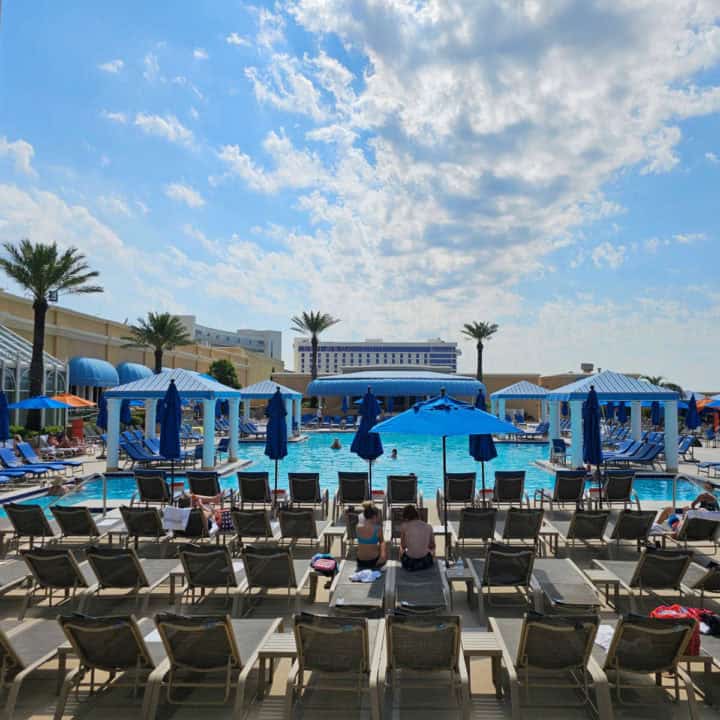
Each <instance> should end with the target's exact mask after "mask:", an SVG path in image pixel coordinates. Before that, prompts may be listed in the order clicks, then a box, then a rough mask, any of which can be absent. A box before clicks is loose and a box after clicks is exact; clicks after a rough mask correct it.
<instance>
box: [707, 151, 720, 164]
mask: <svg viewBox="0 0 720 720" xmlns="http://www.w3.org/2000/svg"><path fill="white" fill-rule="evenodd" d="M705 159H706V160H707V161H708V162H711V163H712V164H713V165H717V164H718V163H720V158H719V157H718V156H717V155H716V154H715V153H714V152H706V153H705Z"/></svg>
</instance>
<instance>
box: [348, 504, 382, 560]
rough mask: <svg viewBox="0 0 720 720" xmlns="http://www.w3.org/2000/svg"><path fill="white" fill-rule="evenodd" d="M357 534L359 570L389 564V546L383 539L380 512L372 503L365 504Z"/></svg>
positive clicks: (356, 530)
mask: <svg viewBox="0 0 720 720" xmlns="http://www.w3.org/2000/svg"><path fill="white" fill-rule="evenodd" d="M355 534H356V537H357V565H358V568H359V569H365V568H377V567H382V566H383V565H384V564H385V563H386V562H387V546H386V544H385V538H384V537H383V528H382V518H381V517H380V511H379V510H378V509H377V508H376V507H375V506H374V505H373V504H372V503H371V502H366V503H363V511H362V515H361V516H360V521H359V522H358V525H357V527H356V529H355Z"/></svg>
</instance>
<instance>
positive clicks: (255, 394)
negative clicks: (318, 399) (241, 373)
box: [240, 380, 302, 400]
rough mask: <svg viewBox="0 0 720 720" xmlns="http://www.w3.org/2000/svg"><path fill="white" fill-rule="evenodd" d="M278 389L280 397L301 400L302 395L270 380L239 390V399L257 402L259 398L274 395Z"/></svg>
mask: <svg viewBox="0 0 720 720" xmlns="http://www.w3.org/2000/svg"><path fill="white" fill-rule="evenodd" d="M278 388H280V395H281V396H282V397H284V398H288V397H289V398H295V399H297V398H301V397H302V393H301V392H298V391H297V390H293V389H292V388H289V387H285V386H284V385H280V384H279V383H276V382H273V381H272V380H261V381H260V382H257V383H255V384H254V385H248V386H247V387H244V388H242V389H241V390H240V397H241V398H242V399H243V400H259V399H261V398H269V397H272V396H273V395H274V394H275V391H276V390H277V389H278Z"/></svg>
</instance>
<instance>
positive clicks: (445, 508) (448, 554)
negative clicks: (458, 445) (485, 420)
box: [442, 435, 450, 560]
mask: <svg viewBox="0 0 720 720" xmlns="http://www.w3.org/2000/svg"><path fill="white" fill-rule="evenodd" d="M442 441H443V443H442V448H443V505H444V510H443V514H444V523H445V560H448V558H449V557H450V543H449V535H448V510H447V452H446V443H447V438H446V437H445V435H443V439H442Z"/></svg>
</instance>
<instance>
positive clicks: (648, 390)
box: [546, 370, 680, 472]
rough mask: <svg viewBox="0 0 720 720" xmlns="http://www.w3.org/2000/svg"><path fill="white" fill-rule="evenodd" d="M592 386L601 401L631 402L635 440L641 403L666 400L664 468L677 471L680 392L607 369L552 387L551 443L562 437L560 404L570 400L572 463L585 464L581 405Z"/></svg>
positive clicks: (632, 430) (638, 434) (639, 433)
mask: <svg viewBox="0 0 720 720" xmlns="http://www.w3.org/2000/svg"><path fill="white" fill-rule="evenodd" d="M591 386H593V387H594V388H595V391H596V392H597V394H598V400H599V401H600V402H601V403H602V402H607V401H609V400H611V401H613V402H619V401H625V402H629V403H630V435H631V437H632V439H633V440H640V438H641V437H642V425H641V419H642V403H643V402H653V401H654V400H657V401H658V402H661V403H663V405H664V406H665V467H666V469H667V471H668V472H676V471H677V469H678V451H677V447H678V400H679V399H680V396H679V394H678V393H676V392H674V391H672V390H668V389H667V388H662V387H658V386H657V385H651V384H650V383H649V382H645V381H643V380H638V379H637V378H633V377H629V376H627V375H621V374H620V373H616V372H611V371H610V370H604V371H603V372H601V373H598V374H597V375H588V376H587V377H584V378H581V379H580V380H576V381H575V382H573V383H570V384H569V385H565V386H564V387H561V388H558V389H557V390H551V391H550V392H549V393H548V394H547V396H546V397H547V400H548V401H549V402H550V431H549V438H550V442H551V443H552V440H553V438H558V437H560V403H561V402H567V403H568V404H569V406H570V427H571V430H572V447H571V449H570V451H571V456H570V457H571V461H572V466H573V467H580V466H581V465H583V433H582V406H583V402H584V401H585V400H586V399H587V395H588V392H589V391H590V387H591Z"/></svg>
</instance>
